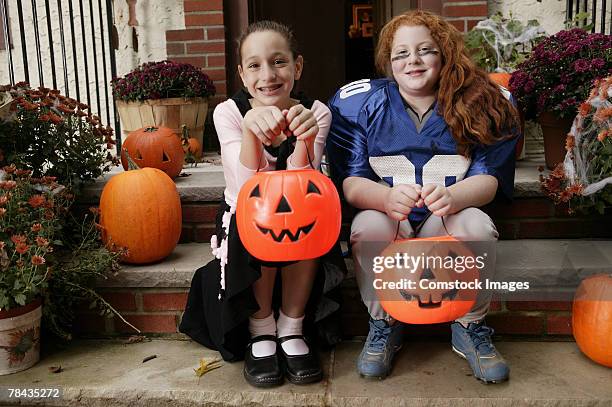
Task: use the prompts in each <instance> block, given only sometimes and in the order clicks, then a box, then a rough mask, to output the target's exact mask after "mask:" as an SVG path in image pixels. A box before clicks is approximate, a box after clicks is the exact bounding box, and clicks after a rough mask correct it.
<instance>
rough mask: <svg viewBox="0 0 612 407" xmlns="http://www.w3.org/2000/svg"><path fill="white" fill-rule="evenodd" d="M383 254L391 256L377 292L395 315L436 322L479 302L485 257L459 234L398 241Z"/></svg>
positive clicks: (412, 320)
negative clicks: (455, 236) (480, 281)
mask: <svg viewBox="0 0 612 407" xmlns="http://www.w3.org/2000/svg"><path fill="white" fill-rule="evenodd" d="M380 258H382V259H387V260H388V261H387V263H386V264H384V262H383V270H382V271H381V272H380V273H379V274H377V275H376V278H377V279H378V281H377V283H376V284H377V285H375V288H377V289H376V290H375V291H376V293H377V296H378V299H379V300H380V303H381V306H382V307H383V309H384V310H385V311H387V312H388V313H389V315H391V316H392V317H393V318H395V319H397V320H399V321H402V322H405V323H409V324H435V323H441V322H448V321H453V320H455V319H457V318H460V317H462V316H463V315H465V314H466V313H468V312H469V311H470V310H471V309H472V308H473V307H474V304H475V302H476V297H477V294H478V290H477V284H478V278H479V274H480V273H479V268H481V267H479V266H481V265H482V266H484V264H480V263H484V261H483V259H480V258H478V257H477V256H474V253H473V252H472V251H471V250H470V249H469V248H468V247H467V246H466V245H465V244H464V243H462V242H461V241H459V240H457V239H455V238H454V237H452V236H438V237H429V238H413V239H403V240H396V241H394V242H392V243H391V244H390V245H389V246H387V247H386V248H385V249H384V250H383V251H382V253H381V254H380ZM389 259H393V260H389ZM479 262H480V263H479Z"/></svg>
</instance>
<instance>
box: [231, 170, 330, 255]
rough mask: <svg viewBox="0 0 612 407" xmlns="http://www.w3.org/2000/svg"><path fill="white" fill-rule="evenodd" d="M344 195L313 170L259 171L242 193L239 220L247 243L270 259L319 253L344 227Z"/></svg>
mask: <svg viewBox="0 0 612 407" xmlns="http://www.w3.org/2000/svg"><path fill="white" fill-rule="evenodd" d="M340 223H341V211H340V198H339V196H338V193H337V192H336V189H335V187H334V184H333V183H332V182H331V180H330V179H329V178H327V177H326V176H325V175H323V174H321V173H320V172H318V171H314V170H290V171H287V170H285V171H268V172H259V173H257V174H255V175H254V176H252V177H251V178H249V179H248V180H247V181H246V182H245V183H244V185H243V186H242V188H241V189H240V192H239V194H238V199H237V205H236V225H237V227H238V234H239V235H240V240H241V241H242V244H243V245H244V247H245V248H246V249H247V250H248V251H249V253H251V255H253V256H254V257H256V258H258V259H260V260H265V261H294V260H305V259H312V258H316V257H319V256H321V255H323V254H325V253H327V251H329V249H330V248H331V247H332V246H333V245H334V243H335V242H336V240H337V239H338V234H339V233H340Z"/></svg>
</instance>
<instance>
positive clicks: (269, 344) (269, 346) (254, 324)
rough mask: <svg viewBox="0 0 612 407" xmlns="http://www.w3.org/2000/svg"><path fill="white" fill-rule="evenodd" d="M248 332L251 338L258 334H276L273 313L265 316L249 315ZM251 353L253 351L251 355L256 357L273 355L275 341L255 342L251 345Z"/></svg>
mask: <svg viewBox="0 0 612 407" xmlns="http://www.w3.org/2000/svg"><path fill="white" fill-rule="evenodd" d="M249 332H250V333H251V338H254V337H256V336H260V335H272V336H276V321H275V320H274V313H273V312H271V313H270V315H268V316H267V317H265V318H253V317H249ZM251 353H253V356H255V357H258V358H262V357H266V356H271V355H274V354H275V353H276V342H274V341H259V342H255V343H254V344H253V346H252V347H251Z"/></svg>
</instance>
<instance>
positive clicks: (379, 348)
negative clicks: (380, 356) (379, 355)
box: [368, 325, 392, 352]
mask: <svg viewBox="0 0 612 407" xmlns="http://www.w3.org/2000/svg"><path fill="white" fill-rule="evenodd" d="M373 326H374V330H373V331H372V339H371V340H370V344H369V346H368V351H370V350H371V351H375V352H383V351H384V350H385V346H386V345H387V340H388V339H389V336H390V335H391V330H392V327H391V326H387V327H385V328H380V327H378V326H376V325H373Z"/></svg>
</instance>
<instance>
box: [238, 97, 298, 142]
mask: <svg viewBox="0 0 612 407" xmlns="http://www.w3.org/2000/svg"><path fill="white" fill-rule="evenodd" d="M286 128H287V120H286V119H285V116H284V115H283V113H282V112H281V110H280V109H279V108H278V107H276V106H260V107H254V108H252V109H251V110H249V111H248V112H247V114H246V115H245V116H244V120H243V121H242V130H243V131H247V132H248V133H250V134H252V135H254V136H255V137H257V138H258V139H259V140H261V142H262V144H265V145H266V146H269V145H271V144H272V141H274V139H275V138H276V136H278V135H279V134H281V133H282V132H283V130H285V129H286Z"/></svg>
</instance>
